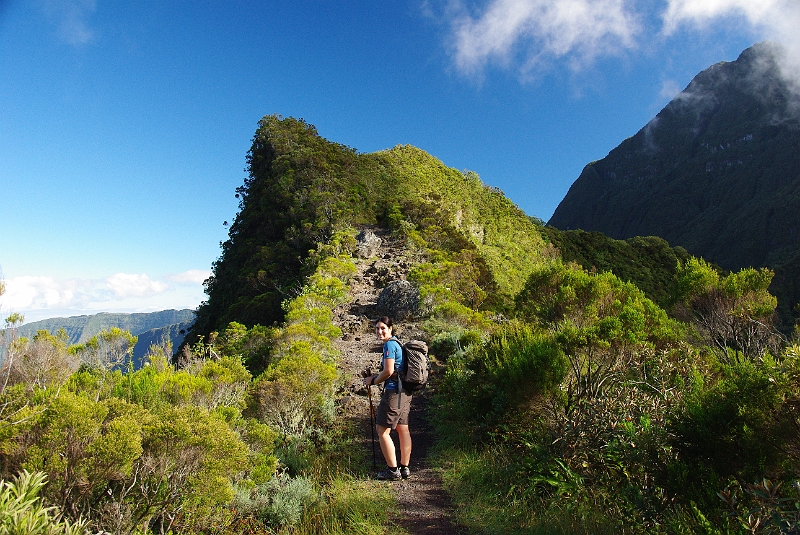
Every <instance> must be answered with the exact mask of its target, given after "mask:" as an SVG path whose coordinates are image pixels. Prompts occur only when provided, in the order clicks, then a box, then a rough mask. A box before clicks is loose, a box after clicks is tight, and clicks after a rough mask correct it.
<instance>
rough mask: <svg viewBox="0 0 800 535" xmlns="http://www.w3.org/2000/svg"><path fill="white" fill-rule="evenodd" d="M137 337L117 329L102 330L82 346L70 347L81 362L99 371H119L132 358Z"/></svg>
mask: <svg viewBox="0 0 800 535" xmlns="http://www.w3.org/2000/svg"><path fill="white" fill-rule="evenodd" d="M136 340H137V337H136V336H133V335H131V333H129V332H128V331H123V330H122V329H119V328H118V327H111V328H110V329H103V330H102V331H100V332H99V333H98V334H96V335H95V336H93V337H91V338H90V339H89V340H87V341H86V342H85V343H84V344H80V345H76V346H72V348H71V350H72V351H73V352H74V353H75V354H76V355H78V357H80V359H81V362H83V363H84V364H86V365H87V366H89V367H90V368H96V369H100V370H113V369H115V368H116V369H120V368H124V367H125V366H127V364H128V361H129V360H130V359H131V357H132V356H133V347H134V346H135V345H136Z"/></svg>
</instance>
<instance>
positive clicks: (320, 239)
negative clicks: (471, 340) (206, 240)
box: [190, 116, 544, 339]
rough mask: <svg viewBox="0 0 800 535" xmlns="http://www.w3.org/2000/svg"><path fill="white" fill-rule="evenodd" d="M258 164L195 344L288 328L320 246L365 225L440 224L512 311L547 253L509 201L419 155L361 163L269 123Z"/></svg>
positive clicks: (296, 129)
mask: <svg viewBox="0 0 800 535" xmlns="http://www.w3.org/2000/svg"><path fill="white" fill-rule="evenodd" d="M248 163H249V177H248V178H247V179H246V180H245V184H244V185H243V186H242V187H241V188H239V189H238V190H237V191H238V195H239V196H240V203H239V213H238V214H237V216H236V219H235V221H234V222H233V224H232V225H231V228H230V232H229V239H228V240H227V241H226V242H225V243H223V245H222V255H221V257H220V258H219V259H218V260H217V261H216V262H215V263H214V266H213V275H212V276H211V278H210V279H209V280H208V281H207V284H206V291H207V294H208V300H207V301H206V302H204V303H203V304H202V305H201V306H200V308H199V309H198V313H197V321H196V323H195V325H194V327H193V331H192V335H193V336H194V335H202V336H207V335H208V334H209V333H210V332H212V331H214V330H218V329H221V328H223V327H224V326H225V325H227V324H228V323H229V322H231V321H239V322H241V323H244V324H245V325H248V326H252V325H255V324H261V325H271V324H273V322H280V321H282V320H283V319H284V311H283V309H282V308H281V303H282V302H283V301H284V300H285V299H287V298H291V297H293V296H294V295H296V293H297V291H298V289H299V288H300V287H301V286H302V284H303V280H304V277H306V276H308V275H309V274H310V273H311V272H312V271H313V269H314V263H315V259H316V255H315V254H313V252H314V251H316V248H317V244H319V243H326V242H327V241H328V240H329V239H330V238H331V237H332V236H333V235H334V233H335V232H337V231H339V230H342V229H344V228H346V227H350V226H353V225H357V224H375V223H382V224H384V225H386V226H388V227H392V228H398V227H399V226H400V225H401V223H402V222H405V224H406V225H410V226H411V227H414V228H417V227H418V228H419V229H420V230H424V229H426V228H429V227H432V226H433V227H435V229H432V230H431V231H430V232H429V236H431V237H432V236H433V234H434V233H435V232H434V231H436V232H441V234H442V236H441V237H440V238H439V239H440V240H445V239H447V240H451V241H452V240H455V241H457V242H465V243H470V244H472V248H473V249H474V250H475V251H476V252H477V254H478V255H479V256H480V257H481V258H482V259H483V261H484V262H485V264H486V265H487V266H488V269H489V276H490V278H491V280H492V284H495V285H496V291H493V292H492V293H493V297H494V299H493V301H492V304H493V305H495V306H501V304H502V303H508V302H510V299H511V298H512V297H513V295H514V294H515V293H516V292H517V291H519V289H520V288H521V287H522V285H523V284H524V281H525V278H526V276H527V272H528V270H529V266H530V263H531V262H532V261H535V260H536V258H538V257H540V255H541V252H542V250H543V248H544V242H543V240H542V238H541V236H540V234H539V232H538V230H537V229H536V227H535V226H534V225H533V224H532V223H531V222H530V221H529V220H528V219H527V218H526V217H525V215H524V213H522V211H521V210H519V209H518V208H516V207H515V206H514V205H513V204H512V203H511V202H510V201H509V200H508V199H507V198H506V197H505V196H504V195H503V194H502V193H501V192H499V191H497V190H494V189H492V188H489V187H487V186H485V185H484V184H483V183H481V181H480V179H479V178H478V176H477V175H475V174H474V173H461V172H460V171H457V170H455V169H451V168H448V167H446V166H444V165H443V164H442V163H441V162H440V161H439V160H437V159H436V158H433V157H432V156H430V155H428V154H426V153H425V152H423V151H421V150H419V149H416V148H414V147H411V146H398V147H395V148H393V149H390V150H386V151H382V152H378V153H374V154H357V153H356V151H354V150H353V149H350V148H348V147H345V146H343V145H339V144H336V143H331V142H329V141H326V140H324V139H323V138H321V137H320V136H319V135H318V134H317V131H316V129H315V128H314V127H313V126H311V125H309V124H307V123H305V122H304V121H302V120H297V119H292V118H288V119H284V118H282V117H279V116H268V117H265V118H264V119H262V121H261V122H260V124H259V129H258V131H257V132H256V135H255V136H254V138H253V146H252V148H251V149H250V152H249V154H248ZM461 248H462V247H458V249H461ZM494 289H495V288H493V290H494ZM495 294H496V295H495ZM190 339H193V338H190Z"/></svg>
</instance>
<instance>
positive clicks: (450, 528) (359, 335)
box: [334, 229, 466, 535]
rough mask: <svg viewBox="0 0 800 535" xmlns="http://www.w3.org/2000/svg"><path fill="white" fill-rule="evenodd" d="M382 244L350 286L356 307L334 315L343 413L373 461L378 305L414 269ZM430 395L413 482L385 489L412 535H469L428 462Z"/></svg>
mask: <svg viewBox="0 0 800 535" xmlns="http://www.w3.org/2000/svg"><path fill="white" fill-rule="evenodd" d="M373 230H374V231H375V233H376V234H378V235H381V234H383V233H381V232H380V230H378V229H373ZM381 238H382V240H383V241H382V244H381V248H380V251H379V252H378V254H377V255H375V256H374V257H372V258H370V259H367V260H361V261H359V263H358V264H357V267H358V274H357V275H356V276H355V277H353V279H352V281H351V283H350V295H351V296H352V299H351V301H350V302H349V303H346V304H344V305H342V306H340V307H338V308H337V309H336V310H335V311H334V323H336V324H337V325H338V326H339V327H340V328H341V329H342V332H343V335H342V337H341V339H339V340H336V341H335V344H336V346H337V347H338V349H339V351H340V352H341V359H340V368H341V371H342V376H343V377H345V378H346V384H345V385H344V391H343V395H342V396H341V397H340V399H339V400H338V404H339V408H340V411H341V413H342V414H344V416H345V417H346V418H349V419H351V420H353V421H354V422H355V423H356V424H357V427H356V428H357V429H359V430H361V431H362V433H363V434H362V436H363V437H364V440H363V441H362V444H363V447H364V448H365V450H366V452H367V455H366V457H367V458H368V459H369V458H372V440H371V436H372V435H371V422H370V416H369V397H368V396H367V390H366V388H365V387H364V386H363V383H362V379H361V372H362V371H363V370H364V369H366V368H371V369H372V370H373V371H374V372H375V373H377V371H378V370H379V369H380V359H381V343H380V341H379V340H378V339H377V338H376V337H375V333H374V322H375V320H376V319H377V318H378V317H379V316H380V315H381V314H379V313H378V311H377V310H376V306H375V304H376V303H377V301H378V295H379V293H380V291H381V290H382V289H383V288H384V287H385V286H386V284H387V283H389V282H391V281H392V280H397V279H405V278H406V276H407V274H408V270H409V269H410V264H411V263H410V262H409V260H408V258H407V256H406V253H405V251H404V250H403V249H402V247H400V246H399V245H398V244H396V243H392V242H391V241H390V240H389V239H387V237H386V236H385V234H384V235H382V236H381ZM395 334H396V335H398V337H399V338H400V339H401V340H410V339H412V338H421V337H422V332H421V331H420V330H419V328H418V326H417V324H416V323H414V322H413V321H395ZM434 384H435V379H434ZM430 395H431V391H430V390H426V391H425V392H423V393H422V394H417V395H415V396H414V400H413V402H412V404H411V415H410V423H409V426H410V429H411V436H412V440H413V450H412V455H411V465H410V468H411V477H410V478H408V479H406V480H403V481H396V482H386V483H385V484H386V485H391V486H392V489H393V490H394V492H395V496H396V498H397V502H398V505H399V508H400V509H399V510H398V511H397V514H396V516H395V517H394V518H393V519H392V521H393V522H394V523H395V524H396V525H398V526H399V527H401V528H403V529H405V530H406V532H408V533H409V534H410V535H422V534H433V533H437V534H451V533H452V534H466V530H465V529H463V528H461V527H459V526H457V525H456V524H455V522H454V520H453V518H454V514H453V512H454V511H453V506H452V504H451V503H450V499H449V496H448V495H447V493H446V492H445V491H444V489H443V488H442V480H441V477H440V475H439V473H438V471H436V470H435V469H433V468H432V467H431V466H430V464H429V462H428V453H429V451H430V449H431V447H432V446H433V432H432V429H431V427H430V425H429V422H428V418H427V407H428V404H429V399H430ZM379 398H380V391H379V389H378V388H377V387H373V389H372V399H373V403H374V404H375V406H376V407H377V403H378V400H379ZM392 436H393V438H394V440H395V445H396V446H397V436H396V434H395V433H392ZM398 451H399V449H398ZM375 458H376V460H377V466H378V467H379V468H382V467H383V466H385V462H384V461H383V456H382V455H381V452H380V447H378V446H377V444H376V445H375Z"/></svg>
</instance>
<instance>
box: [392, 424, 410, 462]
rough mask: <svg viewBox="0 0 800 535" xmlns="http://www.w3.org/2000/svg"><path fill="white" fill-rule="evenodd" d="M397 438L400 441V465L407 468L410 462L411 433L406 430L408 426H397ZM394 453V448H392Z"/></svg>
mask: <svg viewBox="0 0 800 535" xmlns="http://www.w3.org/2000/svg"><path fill="white" fill-rule="evenodd" d="M397 437H398V438H399V439H400V464H402V465H403V466H408V463H409V461H411V432H410V431H409V430H408V425H404V424H398V425H397ZM392 452H393V453H394V448H392Z"/></svg>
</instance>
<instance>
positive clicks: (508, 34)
mask: <svg viewBox="0 0 800 535" xmlns="http://www.w3.org/2000/svg"><path fill="white" fill-rule="evenodd" d="M452 27H453V59H454V61H455V65H456V67H457V68H458V70H459V71H460V72H462V73H464V74H466V75H480V74H482V72H483V70H484V69H485V68H486V66H487V65H488V64H490V63H499V64H501V65H503V66H510V65H512V64H513V65H514V66H515V67H516V68H517V69H519V71H520V74H522V75H523V76H525V75H528V74H529V73H531V72H533V71H535V70H538V69H541V68H542V67H543V65H545V64H546V63H547V62H549V61H552V60H555V59H560V60H566V61H567V64H568V65H569V67H570V68H571V69H572V70H580V69H582V68H583V67H585V66H587V65H590V64H591V63H592V62H593V61H594V60H595V59H597V58H598V57H599V56H606V55H615V54H619V53H621V52H623V51H625V50H627V49H630V48H633V47H635V46H636V37H637V35H638V34H639V32H640V31H641V24H640V22H639V18H638V16H637V15H636V14H635V13H633V12H632V11H630V10H628V9H627V8H626V2H624V1H623V0H559V1H553V0H492V1H491V2H490V3H489V4H488V5H487V6H486V8H485V9H483V10H482V12H481V13H479V14H478V15H477V16H476V17H473V16H472V15H469V14H465V13H463V12H462V13H460V14H458V15H456V16H454V18H453V21H452Z"/></svg>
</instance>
